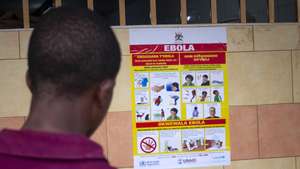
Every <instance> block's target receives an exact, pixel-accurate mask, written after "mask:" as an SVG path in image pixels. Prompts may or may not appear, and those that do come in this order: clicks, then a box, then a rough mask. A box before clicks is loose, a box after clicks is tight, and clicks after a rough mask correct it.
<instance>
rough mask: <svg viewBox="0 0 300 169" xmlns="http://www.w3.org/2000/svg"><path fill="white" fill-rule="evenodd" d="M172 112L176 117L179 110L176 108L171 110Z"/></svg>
mask: <svg viewBox="0 0 300 169" xmlns="http://www.w3.org/2000/svg"><path fill="white" fill-rule="evenodd" d="M170 112H171V115H172V116H176V115H177V112H178V110H177V109H176V108H172V109H171V110H170Z"/></svg>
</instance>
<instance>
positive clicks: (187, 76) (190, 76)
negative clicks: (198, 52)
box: [184, 74, 194, 81]
mask: <svg viewBox="0 0 300 169" xmlns="http://www.w3.org/2000/svg"><path fill="white" fill-rule="evenodd" d="M187 78H189V79H191V81H193V80H194V77H193V76H192V75H190V74H188V75H186V76H185V78H184V79H187Z"/></svg>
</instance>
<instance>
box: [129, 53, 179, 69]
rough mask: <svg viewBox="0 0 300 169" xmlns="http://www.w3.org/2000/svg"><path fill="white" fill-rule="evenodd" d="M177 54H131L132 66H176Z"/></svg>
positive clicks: (177, 61)
mask: <svg viewBox="0 0 300 169" xmlns="http://www.w3.org/2000/svg"><path fill="white" fill-rule="evenodd" d="M178 64H179V54H178V53H164V54H133V55H132V65H133V66H157V65H178Z"/></svg>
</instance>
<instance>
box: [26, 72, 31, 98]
mask: <svg viewBox="0 0 300 169" xmlns="http://www.w3.org/2000/svg"><path fill="white" fill-rule="evenodd" d="M26 84H27V87H28V88H29V90H30V91H31V93H32V81H31V79H30V77H29V73H28V70H27V71H26Z"/></svg>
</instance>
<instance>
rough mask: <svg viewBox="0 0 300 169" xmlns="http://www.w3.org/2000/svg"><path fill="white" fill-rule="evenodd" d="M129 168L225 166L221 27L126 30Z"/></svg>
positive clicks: (223, 31)
mask: <svg viewBox="0 0 300 169" xmlns="http://www.w3.org/2000/svg"><path fill="white" fill-rule="evenodd" d="M129 36H130V53H131V88H132V89H131V92H132V117H133V119H132V126H133V155H134V168H139V169H151V168H155V169H156V168H192V167H205V166H216V165H229V164H230V138H229V136H230V134H229V119H228V118H229V112H228V109H229V108H228V82H227V68H226V45H227V44H226V41H227V37H226V29H225V28H223V27H202V28H139V29H130V32H129Z"/></svg>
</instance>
